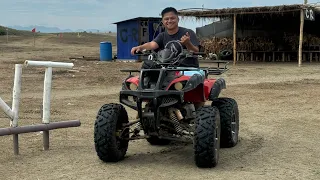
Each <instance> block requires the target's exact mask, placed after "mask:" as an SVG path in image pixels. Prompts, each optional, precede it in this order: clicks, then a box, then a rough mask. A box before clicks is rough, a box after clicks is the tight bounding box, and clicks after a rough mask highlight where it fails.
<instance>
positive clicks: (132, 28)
mask: <svg viewBox="0 0 320 180" xmlns="http://www.w3.org/2000/svg"><path fill="white" fill-rule="evenodd" d="M113 24H116V25H117V59H119V60H121V59H123V60H142V58H145V57H142V56H132V55H131V52H130V51H131V49H132V47H134V46H138V45H141V44H144V43H146V42H150V41H152V40H153V39H154V38H155V37H156V36H157V35H158V34H159V33H160V32H162V31H163V30H164V27H163V25H162V23H161V18H158V17H137V18H133V19H127V20H123V21H119V22H115V23H113Z"/></svg>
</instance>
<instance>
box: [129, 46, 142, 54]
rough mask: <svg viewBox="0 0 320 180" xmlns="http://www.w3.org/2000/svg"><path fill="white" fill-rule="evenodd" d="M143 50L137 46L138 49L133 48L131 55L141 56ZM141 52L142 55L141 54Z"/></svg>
mask: <svg viewBox="0 0 320 180" xmlns="http://www.w3.org/2000/svg"><path fill="white" fill-rule="evenodd" d="M142 50H143V49H142V48H141V47H140V46H136V47H133V48H132V49H131V55H135V54H141V52H142ZM139 52H140V53H139Z"/></svg>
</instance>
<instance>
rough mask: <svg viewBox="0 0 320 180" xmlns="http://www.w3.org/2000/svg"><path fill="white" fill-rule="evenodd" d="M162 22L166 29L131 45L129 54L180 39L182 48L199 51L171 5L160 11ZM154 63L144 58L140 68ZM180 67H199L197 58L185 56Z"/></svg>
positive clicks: (191, 32) (162, 46)
mask: <svg viewBox="0 0 320 180" xmlns="http://www.w3.org/2000/svg"><path fill="white" fill-rule="evenodd" d="M161 16H162V23H163V24H164V26H165V28H166V31H165V32H161V33H160V34H158V36H157V37H156V38H155V39H154V40H152V41H151V42H147V43H144V44H143V45H140V46H136V47H133V48H132V49H131V54H132V55H135V53H138V52H141V51H143V50H157V49H164V48H165V46H166V44H167V43H169V42H172V41H176V40H178V41H180V43H181V44H182V45H183V49H187V50H189V51H192V52H199V46H200V42H199V40H198V38H197V36H196V34H195V32H194V31H193V30H191V29H187V28H184V27H180V26H179V25H178V23H179V17H178V11H177V10H176V9H175V8H173V7H167V8H165V9H164V10H162V12H161ZM155 66H156V64H155V62H154V61H152V60H146V61H144V62H143V64H142V69H150V68H153V67H155ZM179 66H180V67H195V68H199V61H198V58H195V57H188V58H185V59H184V61H182V62H181V63H180V65H179ZM203 105H204V103H203V102H199V103H196V104H195V106H196V108H198V107H201V106H203Z"/></svg>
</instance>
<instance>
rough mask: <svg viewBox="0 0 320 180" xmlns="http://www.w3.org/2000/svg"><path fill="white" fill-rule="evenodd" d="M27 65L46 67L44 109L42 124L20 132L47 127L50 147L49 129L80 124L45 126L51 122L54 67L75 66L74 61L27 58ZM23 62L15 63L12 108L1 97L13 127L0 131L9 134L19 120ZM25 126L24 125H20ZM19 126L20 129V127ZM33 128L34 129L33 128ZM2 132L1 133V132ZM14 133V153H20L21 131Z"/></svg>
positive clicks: (1, 105)
mask: <svg viewBox="0 0 320 180" xmlns="http://www.w3.org/2000/svg"><path fill="white" fill-rule="evenodd" d="M24 66H25V67H29V66H37V67H44V68H46V70H45V75H44V76H45V77H44V90H43V104H42V105H43V111H42V113H43V114H42V115H43V116H42V125H39V126H37V128H35V126H34V127H31V126H28V127H27V126H25V129H24V130H21V132H20V133H25V132H34V131H36V130H38V129H41V128H42V129H45V130H44V131H43V132H44V133H43V141H44V150H47V149H48V148H49V130H48V129H56V128H65V127H76V126H80V121H73V122H71V121H68V122H61V123H60V124H59V125H57V123H55V126H54V127H49V126H43V124H47V125H49V124H50V104H51V101H50V100H51V87H52V86H51V85H52V68H73V66H74V64H73V63H64V62H51V61H33V60H26V61H25V62H24ZM22 68H23V65H22V64H15V76H14V85H13V94H12V98H13V101H12V109H11V108H10V107H9V106H8V105H7V104H6V103H5V101H4V100H2V99H1V97H0V109H2V110H3V111H4V112H5V113H6V115H7V116H8V117H9V118H10V126H11V128H2V129H0V131H2V132H4V133H2V134H5V135H8V134H10V133H8V131H10V129H11V131H14V130H17V129H12V128H16V127H18V120H19V103H20V94H21V75H22ZM19 128H23V127H19ZM19 128H18V129H19ZM31 128H33V129H31ZM0 134H1V133H0ZM11 134H13V141H14V142H13V143H14V154H19V148H18V134H19V132H15V133H13V132H11Z"/></svg>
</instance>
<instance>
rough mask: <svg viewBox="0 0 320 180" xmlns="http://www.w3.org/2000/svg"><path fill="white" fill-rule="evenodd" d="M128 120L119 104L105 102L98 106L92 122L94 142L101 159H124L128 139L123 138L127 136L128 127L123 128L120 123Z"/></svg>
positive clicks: (110, 160) (125, 112) (112, 160)
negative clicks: (98, 108)
mask: <svg viewBox="0 0 320 180" xmlns="http://www.w3.org/2000/svg"><path fill="white" fill-rule="evenodd" d="M128 122H129V121H128V114H127V111H126V109H125V108H124V107H123V106H122V105H121V104H113V103H112V104H105V105H103V106H102V107H101V108H100V110H99V111H98V115H97V117H96V121H95V124H94V143H95V150H96V152H97V155H98V157H99V158H100V159H101V160H102V161H105V162H117V161H120V160H122V159H124V156H125V154H126V152H127V150H128V144H129V140H128V139H127V140H125V139H123V138H129V129H128V128H127V129H125V130H123V128H122V124H123V123H128ZM121 135H122V136H121ZM120 136H121V138H120Z"/></svg>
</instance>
